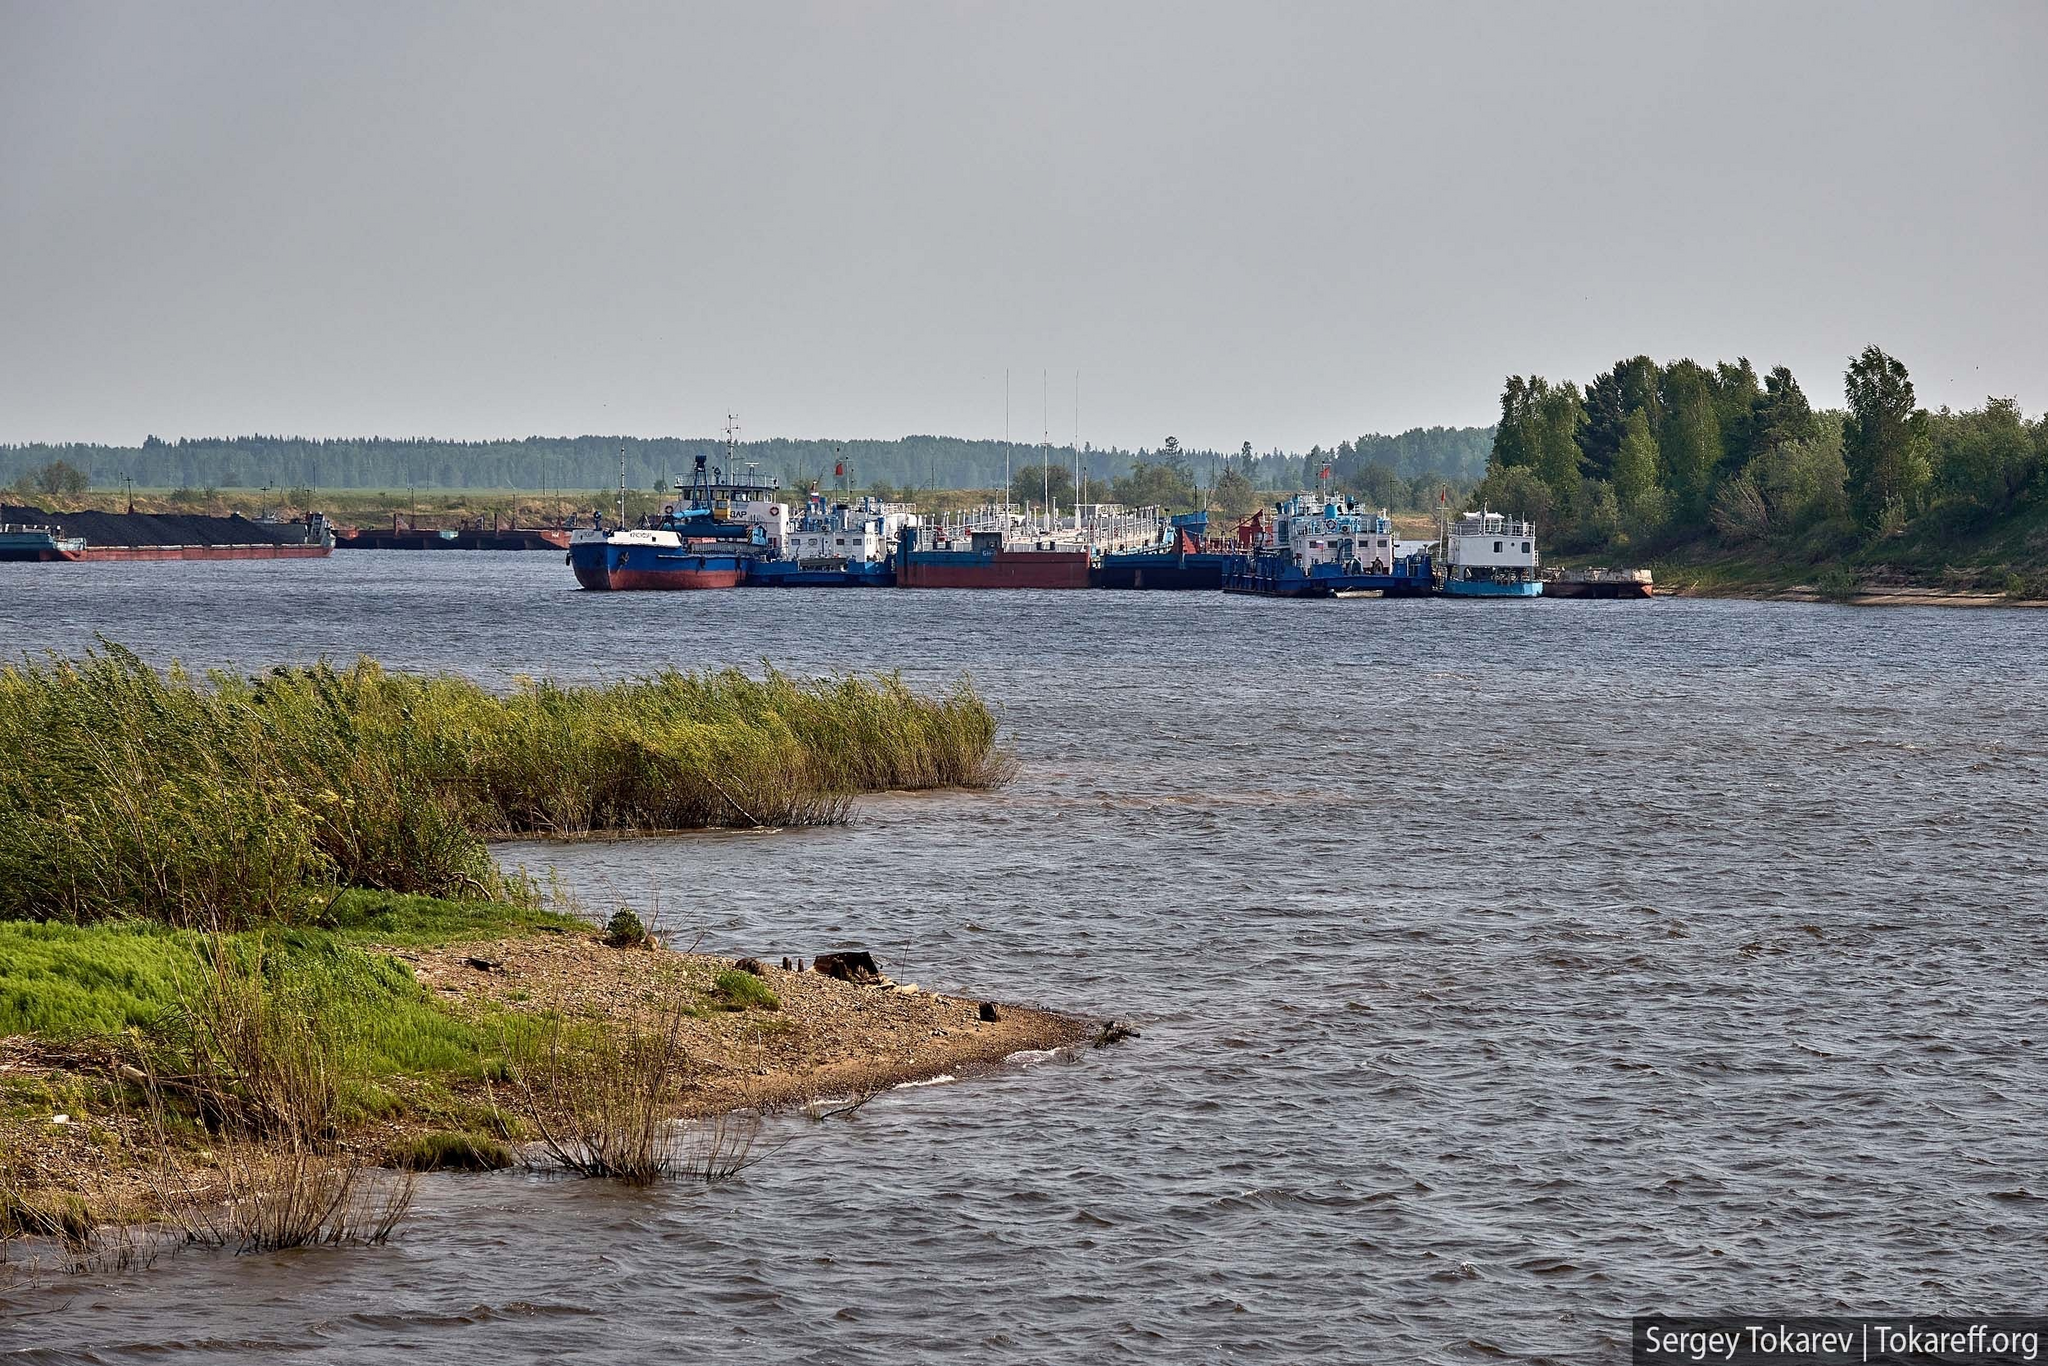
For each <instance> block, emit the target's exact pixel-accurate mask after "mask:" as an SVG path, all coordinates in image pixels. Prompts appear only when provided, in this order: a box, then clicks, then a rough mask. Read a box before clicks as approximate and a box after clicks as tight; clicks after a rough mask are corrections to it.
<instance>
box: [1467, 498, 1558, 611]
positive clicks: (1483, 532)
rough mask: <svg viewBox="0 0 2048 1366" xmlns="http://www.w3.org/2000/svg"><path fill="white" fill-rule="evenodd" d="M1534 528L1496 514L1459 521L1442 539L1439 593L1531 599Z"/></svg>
mask: <svg viewBox="0 0 2048 1366" xmlns="http://www.w3.org/2000/svg"><path fill="white" fill-rule="evenodd" d="M1536 564H1537V552H1536V524H1535V523H1534V522H1525V521H1521V520H1519V519H1518V518H1513V517H1509V516H1507V515H1506V514H1505V513H1499V512H1467V513H1462V514H1460V515H1459V517H1458V520H1457V521H1455V522H1453V523H1452V524H1451V525H1450V527H1449V529H1448V530H1446V531H1445V533H1444V581H1443V589H1442V591H1443V593H1444V594H1445V595H1446V596H1448V597H1453V598H1534V597H1540V596H1542V593H1543V581H1542V580H1541V579H1540V578H1538V577H1537V573H1536Z"/></svg>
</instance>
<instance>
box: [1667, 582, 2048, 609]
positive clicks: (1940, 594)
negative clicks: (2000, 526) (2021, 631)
mask: <svg viewBox="0 0 2048 1366" xmlns="http://www.w3.org/2000/svg"><path fill="white" fill-rule="evenodd" d="M1657 596H1658V597H1660V598H1664V597H1670V598H1730V599H1735V600H1738V601H1742V602H1828V603H1834V604H1836V605H1838V606H1845V607H2048V599H2041V598H2013V597H2007V596H2006V595H2005V594H2003V593H1973V592H1962V591H1958V590H1953V589H1947V588H1904V587H1899V588H1891V587H1883V588H1871V589H1868V590H1859V591H1857V592H1854V593H1851V594H1849V595H1848V596H1847V597H1827V596H1825V595H1824V594H1822V593H1821V592H1819V590H1817V589H1815V588H1814V587H1813V586H1812V585H1811V584H1793V585H1791V586H1789V587H1785V588H1762V587H1756V586H1753V585H1735V584H1716V585H1687V586H1684V587H1676V588H1666V587H1665V586H1664V585H1663V584H1661V583H1660V584H1659V585H1658V586H1657Z"/></svg>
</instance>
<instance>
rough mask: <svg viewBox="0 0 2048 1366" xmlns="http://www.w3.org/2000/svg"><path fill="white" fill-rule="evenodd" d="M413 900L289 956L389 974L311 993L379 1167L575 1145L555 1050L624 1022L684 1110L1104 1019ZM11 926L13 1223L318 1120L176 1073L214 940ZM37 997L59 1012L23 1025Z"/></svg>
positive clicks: (5, 1134) (984, 1065)
mask: <svg viewBox="0 0 2048 1366" xmlns="http://www.w3.org/2000/svg"><path fill="white" fill-rule="evenodd" d="M403 901H404V902H405V903H407V905H408V906H409V908H410V911H411V912H412V913H410V914H400V915H393V914H392V913H391V910H390V907H389V906H388V905H386V906H385V907H384V908H383V909H382V911H380V912H379V913H377V914H373V915H368V916H357V917H355V923H354V925H353V927H352V928H350V929H346V930H335V931H327V932H314V933H311V934H308V933H305V932H299V933H297V934H296V935H295V936H294V938H295V940H296V942H294V943H293V944H291V945H289V946H287V947H281V948H279V949H278V950H275V953H276V956H275V957H274V958H273V959H272V960H271V962H270V963H269V964H268V966H269V967H271V968H272V969H273V970H275V973H283V972H291V973H294V974H297V975H301V976H303V975H305V974H307V973H308V972H309V971H311V969H310V967H309V965H310V964H312V963H314V962H316V961H318V960H320V959H323V958H324V959H330V960H334V961H333V962H332V963H330V964H329V965H328V970H327V975H328V976H330V977H335V976H345V975H351V974H352V975H353V976H355V977H356V978H357V979H358V980H369V981H374V982H376V983H378V984H379V991H378V993H377V998H376V999H366V998H364V997H362V995H361V994H360V993H358V994H357V996H356V998H355V999H352V1000H347V1001H346V1004H347V1005H351V1006H353V1007H355V1008H356V1009H355V1010H351V1011H344V1010H342V1009H340V1008H339V1007H341V1006H342V1005H343V1004H344V995H343V994H341V993H334V992H329V993H328V994H326V995H325V996H324V997H323V998H322V999H321V1000H319V1001H309V1000H308V998H305V997H303V996H301V997H293V998H292V1004H293V1008H294V1009H298V1008H305V1007H306V1006H308V1005H309V1004H310V1005H311V1007H312V1008H313V1009H314V1010H315V1011H316V1015H315V1021H316V1024H317V1025H318V1027H319V1037H318V1039H316V1040H314V1041H313V1043H314V1047H313V1051H312V1056H313V1058H314V1060H315V1063H316V1065H317V1068H318V1070H320V1071H321V1072H322V1074H323V1075H324V1076H325V1078H326V1080H327V1081H328V1083H329V1088H328V1089H329V1090H330V1092H331V1094H332V1101H333V1103H332V1104H331V1105H330V1106H329V1107H328V1108H327V1109H326V1110H325V1111H324V1112H323V1115H322V1118H321V1119H320V1121H319V1124H318V1126H317V1127H318V1128H319V1129H320V1140H321V1141H320V1143H319V1147H320V1149H321V1151H322V1152H323V1153H325V1154H327V1155H328V1158H329V1160H331V1161H334V1162H336V1163H341V1164H348V1165H352V1166H355V1167H358V1168H372V1167H391V1166H409V1167H422V1166H424V1167H432V1166H441V1165H453V1166H484V1167H491V1166H503V1165H509V1164H511V1163H513V1162H515V1161H530V1162H532V1163H533V1164H535V1165H538V1166H543V1167H545V1166H549V1165H555V1164H554V1163H552V1162H551V1160H550V1155H549V1154H548V1153H547V1151H546V1149H545V1145H544V1144H541V1143H539V1142H538V1140H540V1139H541V1138H542V1137H543V1136H544V1135H545V1134H547V1133H548V1132H551V1131H554V1130H556V1129H557V1128H558V1127H559V1123H560V1119H559V1115H558V1112H557V1110H556V1109H555V1107H554V1103H553V1102H554V1098H553V1097H552V1096H550V1095H549V1094H547V1093H546V1092H547V1090H548V1087H547V1086H545V1085H539V1084H537V1083H539V1082H540V1080H541V1074H542V1073H543V1072H547V1073H548V1074H549V1077H550V1079H552V1078H553V1077H554V1076H555V1075H556V1074H558V1073H559V1072H560V1068H561V1063H560V1059H561V1057H562V1056H563V1055H565V1054H566V1055H572V1056H575V1057H579V1058H580V1057H584V1056H586V1052H585V1050H586V1049H587V1050H589V1051H588V1054H587V1056H589V1057H591V1058H595V1059H616V1058H617V1057H618V1056H620V1054H619V1053H618V1052H617V1043H618V1041H620V1040H624V1041H627V1043H628V1046H630V1045H631V1044H632V1043H633V1042H634V1041H639V1040H645V1039H647V1038H650V1037H654V1036H663V1037H664V1038H665V1040H666V1042H667V1044H668V1045H669V1051H668V1053H667V1055H666V1056H667V1062H666V1064H665V1066H664V1069H663V1071H664V1074H663V1075H662V1076H661V1077H659V1078H657V1079H656V1081H657V1087H656V1089H655V1090H653V1091H650V1092H649V1096H648V1099H649V1103H650V1105H651V1106H653V1107H654V1108H656V1109H658V1110H659V1115H658V1118H659V1119H662V1120H685V1121H687V1120H692V1119H699V1120H701V1119H707V1118H710V1117H715V1116H729V1115H733V1114H743V1115H747V1116H756V1115H759V1114H763V1113H769V1112H774V1111H780V1110H787V1109H790V1108H793V1107H798V1106H802V1105H804V1104H806V1103H809V1102H828V1103H829V1102H836V1103H838V1104H844V1105H851V1104H857V1103H860V1102H862V1101H864V1100H865V1099H866V1098H867V1097H868V1096H870V1095H873V1094H875V1093H877V1092H879V1091H882V1090H886V1089H888V1088H890V1087H892V1086H897V1085H901V1084H903V1083H906V1082H922V1081H929V1080H932V1079H934V1078H940V1077H952V1078H964V1077H969V1076H973V1075H977V1074H981V1073H986V1072H988V1071H991V1070H993V1069H996V1068H999V1067H1000V1066H1002V1065H1003V1063H1004V1060H1005V1059H1008V1058H1010V1057H1012V1056H1013V1055H1016V1054H1019V1053H1029V1052H1034V1051H1044V1050H1051V1049H1056V1048H1061V1047H1066V1046H1071V1045H1073V1044H1076V1043H1079V1042H1081V1041H1082V1040H1084V1039H1085V1038H1086V1037H1087V1036H1088V1033H1089V1024H1088V1022H1087V1021H1085V1020H1083V1019H1080V1018H1077V1017H1074V1016H1069V1015H1063V1014H1059V1013H1056V1012H1053V1011H1048V1010H1044V1009H1040V1008H1035V1007H1031V1006H1025V1005H1018V1004H1014V1003H1000V1004H998V1003H992V1002H991V1003H984V1002H981V1001H978V1000H972V999H967V998H963V997H958V996H950V995H943V994H938V993H934V992H930V991H925V990H922V989H920V988H918V987H916V986H915V985H913V984H908V983H902V984H899V983H895V982H890V981H888V980H887V979H886V978H884V979H883V980H881V981H879V982H875V983H868V984H857V983H854V982H849V981H842V980H838V979H835V978H833V977H830V976H826V975H824V974H822V973H819V972H817V971H815V970H804V971H797V970H794V965H795V963H796V962H797V961H798V960H797V959H796V958H795V956H794V955H792V956H791V963H792V967H791V968H790V969H785V968H783V967H781V966H780V962H781V957H782V955H781V954H780V953H779V952H778V953H776V955H775V960H774V962H772V963H771V962H766V961H755V960H748V968H746V969H742V968H739V967H736V966H735V963H734V961H733V960H731V959H726V958H720V957H714V956H711V955H706V954H701V953H685V952H676V951H672V950H670V949H667V948H664V947H661V946H659V945H658V943H657V942H655V941H653V940H649V941H645V942H642V943H638V944H627V945H620V944H617V943H614V942H612V938H611V937H608V936H607V935H605V934H602V933H600V932H598V931H597V930H596V929H594V928H593V927H592V926H590V925H588V924H585V923H582V922H576V921H570V920H567V919H565V918H562V917H543V916H534V915H532V914H531V913H526V912H519V911H517V910H516V909H514V908H507V915H506V916H505V918H503V919H502V920H500V921H498V922H496V923H492V922H491V921H490V920H489V919H487V918H483V917H480V916H478V914H477V913H476V910H475V908H463V910H462V913H461V915H460V917H458V919H457V920H454V921H445V922H440V923H437V922H436V921H435V920H434V919H433V918H432V916H431V915H429V914H426V913H424V912H426V911H428V910H429V909H430V906H429V905H428V904H423V903H425V899H423V898H405V899H403ZM38 928H40V929H42V930H43V931H45V932H43V933H34V932H33V931H34V930H36V929H38ZM0 930H4V931H6V932H7V936H8V940H9V942H8V943H7V944H6V945H5V946H4V947H5V948H7V949H8V950H9V952H6V953H0V1238H4V1236H5V1235H7V1234H9V1233H12V1234H14V1235H17V1236H19V1235H24V1234H31V1233H33V1232H35V1231H36V1230H37V1229H38V1228H39V1227H42V1228H47V1227H49V1226H51V1225H52V1224H53V1223H61V1222H63V1220H64V1219H65V1218H66V1217H67V1213H66V1212H68V1218H69V1219H70V1220H71V1221H72V1222H73V1223H74V1224H76V1225H78V1226H80V1227H86V1226H97V1225H115V1226H118V1225H123V1224H133V1223H143V1222H150V1221H155V1220H160V1219H164V1218H165V1217H166V1216H167V1215H171V1214H172V1211H171V1210H170V1209H168V1208H167V1205H169V1204H172V1203H189V1202H195V1201H197V1202H205V1201H209V1200H217V1199H220V1198H223V1197H225V1196H227V1195H228V1194H229V1193H230V1188H231V1187H232V1186H233V1185H234V1184H235V1176H236V1172H235V1169H234V1168H235V1164H236V1163H237V1162H239V1163H240V1164H241V1165H242V1166H245V1167H246V1166H248V1165H249V1162H248V1159H247V1156H246V1155H244V1156H242V1157H240V1158H235V1157H233V1156H232V1154H231V1152H230V1151H229V1150H231V1149H232V1148H233V1147H234V1144H235V1143H236V1142H237V1141H239V1139H243V1138H245V1139H246V1140H247V1141H248V1142H250V1143H252V1144H253V1145H254V1146H255V1149H256V1151H258V1152H263V1151H265V1150H266V1149H269V1150H275V1151H276V1152H279V1153H282V1152H285V1151H288V1150H290V1149H291V1148H292V1146H293V1145H294V1144H295V1143H297V1142H298V1141H299V1137H300V1136H299V1135H297V1134H293V1133H280V1132H278V1131H275V1130H270V1131H265V1130H263V1129H262V1128H261V1127H260V1126H257V1127H252V1129H251V1131H250V1132H249V1133H248V1134H246V1135H241V1136H237V1135H235V1134H233V1133H231V1132H229V1130H230V1129H231V1128H232V1127H233V1126H231V1125H228V1124H224V1123H222V1122H221V1121H220V1120H219V1117H218V1116H210V1115H208V1114H207V1113H205V1111H206V1108H207V1107H206V1106H205V1105H201V1106H199V1107H197V1108H195V1107H193V1106H191V1105H190V1104H189V1103H188V1101H189V1099H190V1094H191V1093H190V1091H189V1089H185V1088H177V1087H172V1086H168V1085H164V1084H162V1083H161V1082H160V1081H159V1076H158V1074H159V1073H161V1074H163V1075H164V1076H171V1075H175V1074H178V1073H180V1072H182V1071H185V1070H189V1059H187V1061H186V1062H185V1063H184V1064H176V1063H170V1062H168V1061H167V1058H168V1056H170V1055H175V1054H177V1051H178V1049H179V1048H180V1047H181V1046H185V1045H183V1044H182V1041H183V1040H185V1039H186V1038H187V1037H188V1036H187V1033H186V1031H187V1029H188V1027H189V1024H190V1020H191V1017H192V1016H193V1015H194V1014H195V1013H203V1012H204V1011H205V1010H206V1009H207V1008H208V1007H207V1004H206V991H207V988H206V984H205V973H206V971H207V963H208V959H207V955H208V953H209V952H215V951H217V950H218V945H214V946H211V947H210V946H209V944H208V943H207V941H204V940H200V939H197V938H196V937H193V936H189V935H167V934H160V935H151V934H139V933H137V932H135V931H134V930H133V929H131V928H119V929H117V928H112V927H97V928H94V929H89V930H66V931H64V932H61V933H52V932H51V931H55V930H56V927H24V926H0ZM478 931H482V933H479V932H478ZM364 939H368V940H373V941H381V942H370V943H365V944H362V945H361V946H360V947H358V946H357V942H356V941H359V940H364ZM238 947H246V946H238ZM806 957H808V955H806ZM337 969H338V970H337ZM279 989H280V990H281V991H282V990H285V989H286V988H285V987H284V985H283V984H282V982H280V987H279ZM358 1012H367V1018H365V1017H364V1015H362V1014H359V1013H358ZM985 1017H993V1018H985ZM34 1021H47V1022H48V1023H47V1024H46V1025H45V1026H44V1027H42V1028H25V1027H24V1026H25V1025H26V1024H28V1023H30V1022H34ZM565 1030H566V1032H563V1031H565ZM564 1040H568V1041H569V1042H567V1043H566V1044H565V1043H564V1042H563V1041H564ZM273 1047H274V1048H275V1049H277V1051H289V1044H288V1043H280V1044H274V1045H273ZM606 1049H611V1050H612V1051H610V1052H607V1051H606ZM218 1061H219V1060H217V1062H218ZM236 1061H237V1062H239V1063H242V1064H244V1065H243V1066H241V1067H240V1068H239V1073H238V1074H236V1075H223V1076H221V1077H220V1078H218V1079H217V1087H218V1090H219V1091H220V1092H221V1093H222V1094H231V1095H234V1096H237V1097H239V1098H244V1099H252V1098H253V1099H258V1100H264V1101H265V1103H266V1104H269V1103H271V1102H269V1101H268V1099H267V1098H265V1097H263V1096H261V1095H260V1093H261V1092H262V1091H263V1090H264V1088H265V1087H266V1086H268V1085H270V1083H269V1082H267V1081H265V1080H263V1076H264V1075H265V1074H268V1073H271V1072H277V1073H280V1074H282V1073H285V1072H290V1071H293V1070H303V1068H302V1067H300V1068H297V1069H295V1068H294V1067H292V1066H290V1065H286V1066H282V1067H271V1066H264V1065H260V1064H256V1063H253V1062H251V1061H250V1060H249V1059H246V1058H240V1059H237V1060H236ZM145 1069H146V1070H145ZM219 1070H220V1071H222V1072H223V1073H229V1072H235V1071H236V1070H237V1069H235V1068H232V1067H220V1068H219ZM167 1116H168V1119H167ZM271 1165H273V1166H281V1165H284V1164H282V1163H281V1162H279V1163H272V1164H271Z"/></svg>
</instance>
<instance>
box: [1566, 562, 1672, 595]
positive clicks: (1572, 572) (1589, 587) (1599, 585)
mask: <svg viewBox="0 0 2048 1366" xmlns="http://www.w3.org/2000/svg"><path fill="white" fill-rule="evenodd" d="M1656 593H1657V588H1656V584H1655V582H1654V581H1653V580H1652V578H1651V575H1650V571H1649V570H1647V569H1565V570H1553V571H1551V572H1550V573H1547V574H1545V575H1544V576H1543V596H1544V597H1546V598H1636V599H1643V598H1651V597H1655V596H1656Z"/></svg>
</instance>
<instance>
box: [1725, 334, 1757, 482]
mask: <svg viewBox="0 0 2048 1366" xmlns="http://www.w3.org/2000/svg"><path fill="white" fill-rule="evenodd" d="M1713 394H1714V424H1715V426H1716V427H1718V428H1719V429H1720V433H1721V458H1720V459H1719V460H1717V461H1716V462H1715V467H1716V468H1715V477H1716V478H1718V479H1730V478H1733V477H1734V476H1735V475H1737V474H1739V473H1741V471H1742V467H1743V466H1744V465H1746V464H1748V463H1749V457H1750V455H1751V448H1750V431H1751V429H1752V427H1754V425H1755V421H1756V419H1755V413H1756V406H1757V404H1759V403H1761V402H1762V401H1763V397H1764V390H1763V386H1762V385H1761V384H1759V383H1757V378H1756V368H1755V367H1754V366H1752V365H1751V364H1750V363H1749V357H1747V356H1740V357H1737V358H1736V360H1735V361H1734V363H1732V364H1731V363H1729V362H1728V361H1725V360H1724V361H1721V362H1720V363H1718V364H1717V365H1715V366H1714V374H1713Z"/></svg>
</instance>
